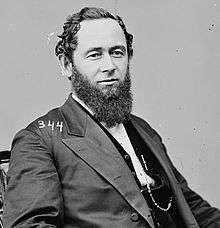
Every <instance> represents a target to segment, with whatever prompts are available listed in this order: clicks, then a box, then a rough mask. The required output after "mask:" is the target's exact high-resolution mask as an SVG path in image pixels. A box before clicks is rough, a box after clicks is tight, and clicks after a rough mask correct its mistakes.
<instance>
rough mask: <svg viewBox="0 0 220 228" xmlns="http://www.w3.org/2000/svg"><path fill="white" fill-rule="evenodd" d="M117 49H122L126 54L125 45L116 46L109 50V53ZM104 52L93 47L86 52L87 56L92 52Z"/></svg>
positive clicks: (99, 48) (100, 48)
mask: <svg viewBox="0 0 220 228" xmlns="http://www.w3.org/2000/svg"><path fill="white" fill-rule="evenodd" d="M116 49H121V50H122V51H123V52H126V47H125V46H123V45H116V46H114V47H111V48H109V51H110V52H111V51H113V50H116ZM102 50H103V48H102V47H92V48H89V49H88V50H87V51H86V53H85V55H87V54H88V53H90V52H92V51H97V52H100V51H102Z"/></svg>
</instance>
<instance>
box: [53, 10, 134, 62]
mask: <svg viewBox="0 0 220 228" xmlns="http://www.w3.org/2000/svg"><path fill="white" fill-rule="evenodd" d="M100 18H111V19H113V20H116V21H117V22H118V24H119V25H120V27H121V28H122V30H123V32H124V34H125V38H126V42H127V51H128V57H129V58H130V57H132V55H133V49H132V40H133V36H132V35H131V34H130V33H128V32H127V30H126V27H125V25H124V23H123V21H122V19H121V18H120V17H119V16H117V15H116V16H113V15H112V14H111V13H110V12H108V11H106V10H104V9H102V8H95V7H85V8H83V9H81V10H80V12H78V13H75V14H72V15H70V16H68V17H67V19H66V22H65V23H64V26H63V33H62V34H61V35H59V36H58V37H59V38H60V39H61V40H59V41H58V43H57V45H56V47H55V54H56V56H58V57H59V56H62V55H64V56H65V57H67V58H68V60H69V61H70V62H72V53H73V51H74V50H75V49H76V47H77V32H78V31H79V29H80V22H81V21H84V20H93V19H100Z"/></svg>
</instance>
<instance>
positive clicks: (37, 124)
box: [26, 108, 64, 134]
mask: <svg viewBox="0 0 220 228" xmlns="http://www.w3.org/2000/svg"><path fill="white" fill-rule="evenodd" d="M63 122H64V118H63V116H62V113H61V111H60V108H55V109H52V110H50V111H49V112H48V113H46V114H45V115H42V116H40V117H39V118H37V119H36V120H34V121H33V122H31V123H30V124H29V125H28V126H27V127H26V130H29V131H31V132H35V133H37V134H42V133H43V132H47V133H48V134H51V133H55V132H62V131H63V126H64V123H63Z"/></svg>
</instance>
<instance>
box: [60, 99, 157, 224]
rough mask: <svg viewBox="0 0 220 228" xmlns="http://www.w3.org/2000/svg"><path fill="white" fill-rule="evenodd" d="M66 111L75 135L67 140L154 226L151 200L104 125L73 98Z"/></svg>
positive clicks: (69, 128)
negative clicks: (96, 121) (145, 195)
mask: <svg viewBox="0 0 220 228" xmlns="http://www.w3.org/2000/svg"><path fill="white" fill-rule="evenodd" d="M73 109H74V110H73ZM62 113H63V116H64V118H65V120H66V121H65V122H66V124H67V127H68V133H69V134H70V135H74V136H72V137H68V138H65V139H63V140H62V141H63V143H64V144H65V145H66V146H68V147H69V148H70V149H71V150H72V151H73V152H74V153H76V154H77V155H78V156H79V157H81V159H83V160H84V161H85V162H86V163H87V164H88V165H89V166H91V167H92V168H93V169H95V170H96V171H97V172H98V173H99V174H100V175H102V176H103V177H104V178H105V179H106V180H107V181H108V182H109V183H110V184H111V185H112V186H113V187H114V188H116V189H117V190H118V192H119V193H120V194H121V195H122V197H124V198H125V200H126V201H127V202H128V203H129V204H130V205H131V206H132V207H133V208H134V209H135V210H136V211H137V212H138V213H139V214H141V215H142V216H143V217H144V218H145V219H146V220H147V222H148V223H149V224H150V226H151V227H154V225H153V220H152V217H151V216H150V211H149V208H148V206H147V203H146V201H145V199H144V197H143V195H142V194H141V193H140V190H139V188H138V186H137V184H136V182H135V180H134V178H133V176H132V174H131V172H130V170H129V168H128V166H127V165H126V163H125V162H124V160H123V158H122V157H121V155H120V154H119V152H118V151H117V149H116V148H115V146H114V144H113V143H112V142H111V140H110V139H109V138H108V136H107V135H106V134H105V133H104V132H103V130H102V129H101V128H100V126H98V124H96V123H95V121H94V120H92V119H91V117H90V116H89V115H87V114H86V112H85V111H84V110H82V109H81V107H79V105H78V104H77V103H76V102H75V101H74V100H73V99H72V98H69V99H68V101H67V102H66V104H65V105H64V106H63V107H62ZM75 136H78V137H75Z"/></svg>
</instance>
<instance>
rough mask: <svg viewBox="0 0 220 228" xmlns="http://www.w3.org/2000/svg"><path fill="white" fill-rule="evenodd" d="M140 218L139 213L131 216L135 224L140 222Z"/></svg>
mask: <svg viewBox="0 0 220 228" xmlns="http://www.w3.org/2000/svg"><path fill="white" fill-rule="evenodd" d="M138 218H139V216H138V214H137V213H132V214H131V220H132V221H133V222H137V221H138Z"/></svg>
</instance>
